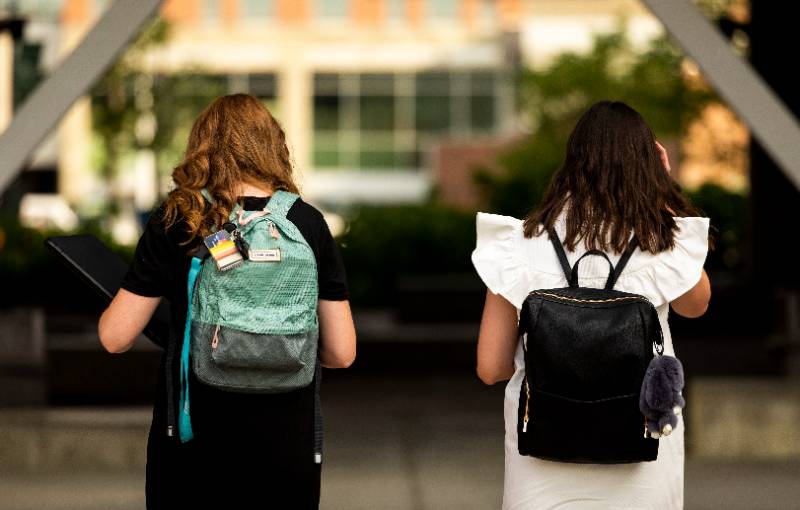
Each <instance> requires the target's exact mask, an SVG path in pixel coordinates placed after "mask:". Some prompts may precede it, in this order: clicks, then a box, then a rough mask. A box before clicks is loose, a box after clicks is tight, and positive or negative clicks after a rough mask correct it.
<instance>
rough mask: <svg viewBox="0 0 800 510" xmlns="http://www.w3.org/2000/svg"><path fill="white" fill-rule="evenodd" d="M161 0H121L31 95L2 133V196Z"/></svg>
mask: <svg viewBox="0 0 800 510" xmlns="http://www.w3.org/2000/svg"><path fill="white" fill-rule="evenodd" d="M160 4H161V0H136V1H129V0H118V1H115V2H112V3H111V6H110V7H109V8H108V10H107V11H106V13H105V14H104V15H103V17H102V18H100V20H98V21H97V24H96V25H95V26H94V28H92V30H91V31H90V32H89V33H88V34H87V35H86V37H85V38H84V39H83V41H82V42H81V43H80V45H79V46H78V47H77V48H75V50H74V51H73V52H72V53H71V54H70V55H69V56H68V57H67V58H65V59H64V61H63V62H62V63H61V65H59V66H58V68H57V69H56V70H55V71H53V73H52V74H51V75H50V76H49V77H48V78H47V79H45V80H44V81H43V82H42V83H40V84H39V86H38V87H37V88H36V90H34V91H33V93H31V95H30V96H29V97H28V99H27V100H26V101H25V103H24V104H23V105H22V106H21V107H20V109H19V111H18V112H17V114H16V115H14V117H13V119H12V121H11V124H9V126H8V128H7V129H6V130H5V131H4V132H3V133H2V135H0V193H2V192H3V191H4V190H5V189H6V187H7V186H8V184H9V183H10V182H11V181H12V180H13V179H14V177H15V176H16V175H17V174H18V173H19V172H20V171H21V170H22V169H23V167H24V166H25V163H26V162H27V161H28V158H30V156H31V154H32V153H33V151H34V150H35V149H36V147H37V146H38V145H39V144H40V143H41V142H42V140H43V139H44V137H45V136H47V133H49V132H50V130H51V129H53V127H55V125H56V124H57V123H58V121H59V120H61V118H62V117H63V116H64V114H65V113H66V112H67V110H69V108H70V106H72V103H74V102H75V100H77V99H78V98H79V97H81V96H82V95H84V94H86V91H87V90H89V88H90V87H91V86H92V85H93V84H94V83H95V82H96V81H97V80H98V79H100V77H101V76H102V75H103V73H104V72H105V70H106V69H107V68H108V67H109V66H110V65H111V64H113V63H114V61H115V60H116V58H117V56H118V55H119V54H120V53H121V52H122V50H123V49H125V47H126V46H127V45H128V44H129V43H130V42H131V41H132V40H133V39H134V37H136V35H138V33H139V31H140V30H141V28H142V27H143V25H144V24H145V22H146V21H148V20H149V19H150V18H151V17H152V16H153V15H154V14H155V12H156V10H157V9H158V7H159V5H160Z"/></svg>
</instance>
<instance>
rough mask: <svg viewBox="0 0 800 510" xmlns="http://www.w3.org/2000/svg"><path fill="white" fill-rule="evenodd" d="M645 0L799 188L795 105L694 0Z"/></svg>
mask: <svg viewBox="0 0 800 510" xmlns="http://www.w3.org/2000/svg"><path fill="white" fill-rule="evenodd" d="M642 2H643V3H644V4H645V5H647V7H648V8H649V9H650V10H651V11H652V12H653V14H655V15H656V16H657V17H658V18H659V19H660V20H661V22H662V23H664V26H665V27H666V28H667V30H668V31H669V32H670V34H672V36H673V37H674V38H675V40H676V41H677V42H678V44H680V45H681V47H682V48H683V50H684V51H685V52H686V54H687V55H689V56H690V57H692V58H693V59H694V60H695V61H696V62H697V64H698V65H699V66H700V69H702V71H703V74H704V75H705V77H706V78H707V79H708V81H709V82H710V84H711V85H712V86H713V87H714V89H715V90H716V91H717V92H718V93H719V95H720V96H721V97H722V98H723V99H724V100H725V101H726V102H727V103H728V105H729V106H730V107H731V108H732V109H733V110H734V111H736V113H737V114H738V115H739V117H741V118H742V120H744V122H745V123H747V125H748V126H749V127H750V131H751V132H752V133H753V134H754V135H755V137H756V138H758V141H759V142H761V145H762V146H763V147H764V149H765V150H766V151H767V153H768V154H769V155H770V156H771V157H772V159H773V160H774V161H775V163H776V164H777V165H778V166H779V167H781V169H782V170H783V172H784V173H785V174H786V175H787V177H789V179H790V180H791V181H792V182H794V185H795V186H796V187H797V188H799V189H800V125H798V123H797V119H796V118H795V116H794V115H793V114H792V112H791V110H789V109H788V108H787V107H786V105H785V104H784V103H783V102H782V101H781V99H780V98H779V97H778V96H777V95H776V94H775V93H774V92H773V91H772V89H771V88H770V87H769V85H767V84H766V83H765V82H764V80H763V79H762V78H761V76H760V75H759V74H758V73H757V72H756V71H755V70H753V68H752V66H750V64H749V63H748V62H747V61H746V60H744V59H742V58H741V57H739V56H738V55H737V54H736V53H734V52H733V50H732V49H731V47H730V44H729V42H728V41H727V39H725V38H724V37H723V36H722V34H721V33H720V32H719V30H717V28H716V27H714V26H713V25H712V24H711V23H710V22H709V21H708V19H706V17H705V16H704V15H703V14H702V13H701V12H700V11H699V10H698V9H697V7H695V6H694V4H692V3H691V2H690V1H689V0H642ZM788 15H789V13H788V11H787V16H788Z"/></svg>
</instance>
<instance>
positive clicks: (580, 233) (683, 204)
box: [524, 101, 711, 254]
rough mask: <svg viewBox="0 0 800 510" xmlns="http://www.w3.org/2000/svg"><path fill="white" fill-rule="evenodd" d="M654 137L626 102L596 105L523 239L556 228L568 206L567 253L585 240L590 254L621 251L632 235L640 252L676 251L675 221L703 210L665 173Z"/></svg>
mask: <svg viewBox="0 0 800 510" xmlns="http://www.w3.org/2000/svg"><path fill="white" fill-rule="evenodd" d="M655 140H656V139H655V135H654V134H653V132H652V131H651V129H650V127H649V126H648V125H647V123H646V122H645V120H644V118H642V116H641V115H639V113H638V112H636V111H635V110H634V109H633V108H631V107H630V106H628V105H627V104H625V103H623V102H620V101H600V102H597V103H595V104H594V105H592V106H591V107H590V108H589V109H588V110H587V111H586V112H585V113H584V114H583V115H582V116H581V118H580V119H579V120H578V123H577V124H576V126H575V129H573V131H572V133H571V134H570V136H569V140H568V142H567V153H566V157H565V159H564V163H563V165H562V167H561V168H560V169H559V170H558V171H557V172H556V173H555V174H554V175H553V177H552V179H551V180H550V183H549V185H548V187H547V190H546V191H545V193H544V197H543V198H542V201H541V203H540V204H539V205H538V206H537V207H535V208H534V210H533V211H531V213H530V214H528V216H527V217H526V218H525V223H524V232H525V236H526V237H531V236H534V235H537V236H538V235H539V234H540V233H541V231H542V230H546V229H548V228H551V227H553V224H554V223H555V221H556V219H557V218H558V216H559V214H560V213H561V210H562V209H563V208H564V207H567V211H566V214H565V219H566V226H567V232H566V236H565V239H562V242H564V244H565V245H566V246H567V248H568V249H569V250H574V249H575V247H576V245H577V243H578V241H579V240H581V239H584V241H585V243H586V246H587V247H588V248H589V249H592V248H595V249H599V250H603V251H614V252H617V253H619V252H622V251H623V250H624V249H625V246H626V245H627V243H628V237H629V235H630V232H631V230H633V232H634V235H636V237H637V240H638V242H639V246H640V247H641V249H642V250H643V251H649V252H651V253H653V254H656V253H659V252H661V251H664V250H669V249H672V248H673V247H674V246H675V240H674V234H675V232H676V231H677V230H678V225H677V223H676V221H675V220H674V219H673V216H681V217H683V216H701V215H702V213H701V212H700V210H699V209H697V208H696V207H694V206H692V205H691V204H690V203H689V201H688V200H687V199H686V198H685V197H684V196H683V194H682V193H681V187H680V185H679V184H678V183H677V182H676V181H675V179H673V178H672V177H671V176H670V175H669V174H668V173H667V171H666V170H665V168H664V165H663V163H662V162H661V159H660V156H659V153H658V149H657V147H656V145H655ZM709 242H711V239H709Z"/></svg>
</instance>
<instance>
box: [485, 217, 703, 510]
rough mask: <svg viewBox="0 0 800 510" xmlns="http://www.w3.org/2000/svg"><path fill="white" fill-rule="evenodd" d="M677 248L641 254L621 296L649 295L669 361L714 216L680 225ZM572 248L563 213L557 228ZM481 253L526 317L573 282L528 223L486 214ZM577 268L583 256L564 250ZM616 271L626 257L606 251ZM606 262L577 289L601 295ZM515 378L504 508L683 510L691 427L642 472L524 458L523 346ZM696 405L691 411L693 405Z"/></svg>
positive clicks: (584, 264)
mask: <svg viewBox="0 0 800 510" xmlns="http://www.w3.org/2000/svg"><path fill="white" fill-rule="evenodd" d="M675 221H676V222H677V224H678V226H679V227H680V230H679V231H678V232H677V233H676V238H675V248H674V249H672V250H670V251H665V252H661V253H659V254H657V255H653V254H651V253H649V252H643V251H642V250H640V249H637V250H636V251H634V253H633V255H632V256H631V258H630V260H629V261H628V264H627V266H626V267H625V269H624V270H623V271H622V274H621V275H620V277H619V280H618V281H617V283H616V285H615V286H614V288H615V289H617V290H622V291H626V292H635V293H637V294H642V295H644V296H646V297H647V298H648V299H650V301H652V303H653V305H654V306H655V307H656V310H657V311H658V317H659V319H660V321H661V327H662V329H663V331H664V353H665V354H670V355H675V350H674V348H673V345H672V337H671V335H670V330H669V324H668V323H667V315H668V313H669V303H670V301H672V300H674V299H675V298H677V297H679V296H681V295H682V294H684V293H685V292H686V291H688V290H689V289H691V288H692V287H693V286H694V285H695V284H696V283H697V282H698V281H699V280H700V276H701V271H702V268H703V264H704V262H705V259H706V254H707V251H708V227H709V220H708V218H702V217H686V218H681V217H676V218H675ZM555 229H556V233H558V235H559V238H560V239H561V240H562V242H563V240H564V238H565V234H566V225H565V223H564V217H563V214H562V216H561V217H560V218H559V220H557V221H556V223H555ZM477 230H478V238H477V247H476V248H475V251H474V252H473V253H472V262H473V264H474V266H475V269H476V270H477V271H478V274H479V275H480V277H481V279H482V280H483V282H484V283H485V284H486V286H487V287H488V288H489V290H490V291H492V292H493V293H495V294H500V295H501V296H503V297H504V298H506V299H507V300H508V301H509V302H511V303H512V304H513V305H514V306H516V307H517V309H519V308H520V307H521V305H522V302H523V301H524V299H525V297H526V296H527V295H528V293H529V292H531V291H532V290H534V289H546V288H558V287H566V286H567V281H566V278H565V277H564V274H563V272H562V270H561V266H560V265H559V262H558V259H557V256H556V253H555V250H554V249H553V246H552V244H551V243H550V240H549V237H548V235H547V234H546V233H542V234H541V235H540V236H538V237H532V238H525V237H524V236H523V233H522V221H521V220H519V219H516V218H512V217H510V216H500V215H496V214H487V213H478V217H477ZM565 251H566V253H567V259H568V260H569V263H570V265H572V264H574V263H575V261H576V260H577V259H578V257H580V256H581V255H582V254H583V252H584V251H585V247H584V249H583V250H581V249H580V248H579V249H578V250H576V251H574V252H571V251H569V250H567V249H566V247H565ZM608 256H609V258H610V259H611V262H612V263H614V264H616V263H617V261H618V260H619V258H620V256H621V253H608ZM608 270H609V267H608V262H606V260H605V259H603V258H602V257H599V256H589V257H586V258H584V259H583V260H582V261H581V265H580V274H579V280H578V282H579V285H581V286H583V287H595V288H598V287H602V286H603V285H604V284H605V281H606V278H607V276H608ZM514 367H515V372H514V375H513V376H512V378H511V380H510V381H509V382H508V384H507V385H506V391H505V399H504V400H505V401H504V416H505V430H506V433H505V477H504V489H503V509H504V510H523V509H524V510H533V509H535V510H548V509H558V510H573V509H574V510H595V509H597V510H600V509H603V510H609V509H625V510H633V509H659V510H660V509H664V510H667V509H669V510H674V509H680V508H683V465H684V441H683V439H684V424H683V417H679V422H678V426H677V427H676V428H675V430H674V431H673V432H672V434H670V435H669V436H666V437H664V438H661V439H660V440H659V447H658V448H659V450H658V459H657V460H655V461H653V462H642V463H635V464H572V463H560V462H553V461H547V460H541V459H537V458H535V457H527V456H522V455H520V454H519V452H518V450H517V406H518V399H519V391H520V385H521V384H522V379H523V376H524V361H523V354H522V345H521V344H518V345H517V350H516V354H515V356H514ZM687 405H691V403H690V402H689V403H687Z"/></svg>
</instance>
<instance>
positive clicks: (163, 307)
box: [44, 234, 170, 347]
mask: <svg viewBox="0 0 800 510" xmlns="http://www.w3.org/2000/svg"><path fill="white" fill-rule="evenodd" d="M44 243H45V245H46V246H47V247H48V248H50V250H52V251H53V253H55V254H56V255H57V256H58V258H59V259H60V260H61V261H62V262H64V264H66V265H67V267H69V268H70V269H71V270H72V272H73V273H74V274H76V275H77V276H78V277H79V278H80V279H81V280H83V282H84V283H86V284H87V285H89V286H90V287H91V288H92V289H94V291H95V292H96V293H97V294H98V295H99V296H100V298H101V299H103V301H104V303H106V304H108V303H110V302H111V300H112V299H113V298H114V296H115V295H116V294H117V291H118V290H119V287H120V284H121V283H122V278H123V277H124V276H125V273H126V272H127V271H128V264H127V263H126V262H125V261H124V260H122V258H121V257H120V256H119V255H117V254H116V253H114V252H113V251H111V250H110V249H108V247H107V246H106V245H105V244H103V242H102V241H100V240H99V239H98V238H96V237H95V236H93V235H88V234H80V235H72V236H54V237H48V238H47V239H46V240H45V242H44ZM169 320H170V318H169V301H168V300H167V299H166V298H164V299H162V300H161V303H159V305H158V308H156V311H155V313H154V314H153V317H152V319H150V322H149V323H148V324H147V326H146V327H145V328H144V331H143V333H144V335H145V336H146V337H147V338H149V339H150V340H152V341H153V343H155V344H156V345H159V346H161V347H164V346H165V345H166V344H167V338H169Z"/></svg>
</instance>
